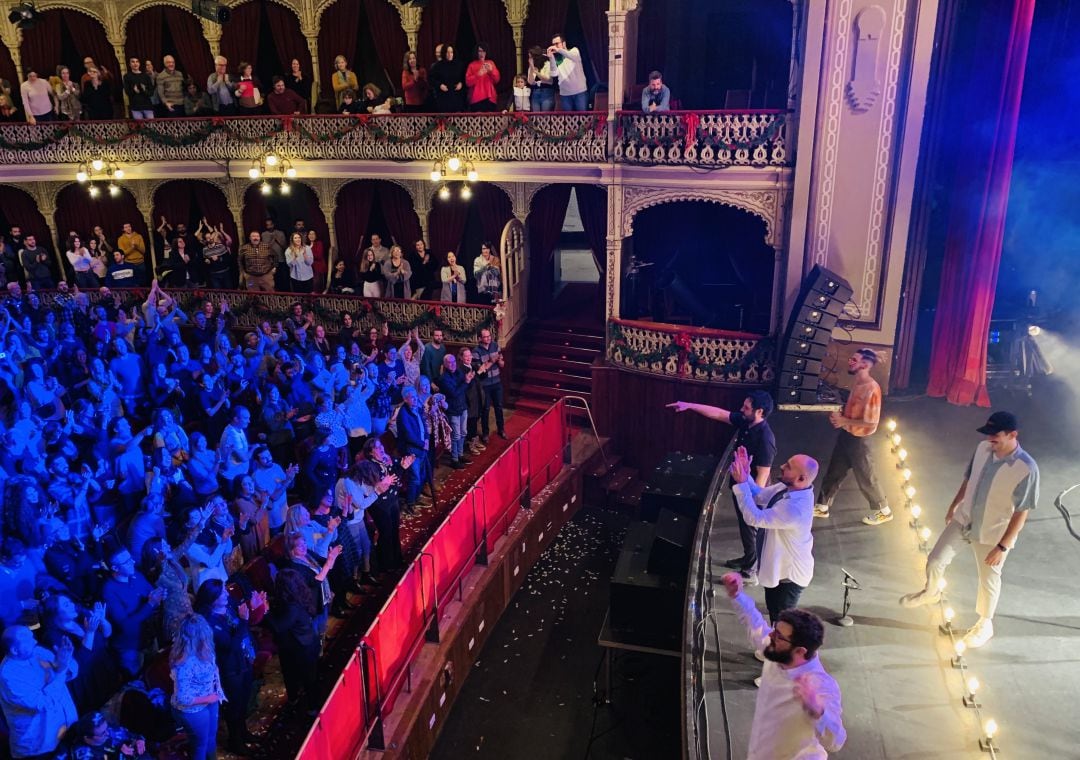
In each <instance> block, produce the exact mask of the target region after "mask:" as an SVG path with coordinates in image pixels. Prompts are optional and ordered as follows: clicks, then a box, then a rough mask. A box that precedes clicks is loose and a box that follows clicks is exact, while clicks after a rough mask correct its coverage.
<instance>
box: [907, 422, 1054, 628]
mask: <svg viewBox="0 0 1080 760" xmlns="http://www.w3.org/2000/svg"><path fill="white" fill-rule="evenodd" d="M1018 428H1019V424H1018V423H1017V420H1016V416H1015V415H1013V414H1010V413H1009V412H994V413H993V414H991V415H990V419H989V420H987V422H986V424H985V425H983V426H982V427H981V428H979V429H978V432H979V433H982V434H983V435H985V436H986V440H985V441H983V442H982V443H980V444H979V445H978V446H976V447H975V454H974V455H973V456H972V457H971V461H970V462H969V463H968V466H967V470H966V471H965V472H964V482H962V483H961V484H960V490H959V491H957V492H956V496H955V497H954V498H953V500H952V504H950V505H949V511H948V512H947V513H946V515H945V530H944V531H942V533H941V536H940V537H938V540H937V543H936V544H934V548H933V550H932V551H931V552H930V556H929V557H927V558H926V586H925V587H924V588H923V590H922V591H918V592H916V593H914V594H908V595H907V596H904V597H901V598H900V604H901V605H903V606H904V607H921V606H922V605H924V604H936V603H937V602H938V601H939V599H940V598H941V592H940V588H941V581H942V579H943V578H944V577H945V568H947V567H948V566H949V564H950V563H951V562H952V561H953V558H954V557H955V556H956V553H957V552H958V551H959V550H960V547H961V545H962V544H970V545H971V548H972V549H973V550H974V551H975V560H976V563H977V565H978V568H979V595H978V598H977V600H976V602H975V611H976V612H978V613H979V621H978V622H977V623H976V624H975V625H974V626H973V627H972V628H970V629H969V630H968V632H967V633H966V634H965V635H964V644H966V645H967V647H968V648H969V649H974V648H977V647H981V646H982V645H983V644H985V643H986V642H987V641H989V640H990V639H991V637H992V636H993V635H994V624H993V617H994V609H995V608H996V607H997V603H998V597H999V596H1000V595H1001V568H1002V566H1003V565H1004V564H1005V556H1006V554H1007V553H1008V552H1009V550H1010V549H1012V548H1013V547H1014V546H1016V539H1017V537H1018V536H1019V535H1020V531H1021V530H1022V529H1023V527H1024V523H1025V522H1027V516H1028V511H1029V510H1031V509H1034V508H1035V504H1036V502H1037V501H1038V500H1039V467H1038V465H1036V464H1035V460H1034V459H1032V458H1031V455H1030V454H1028V453H1027V452H1026V451H1024V450H1023V449H1022V448H1020V442H1019V441H1018V440H1017V429H1018Z"/></svg>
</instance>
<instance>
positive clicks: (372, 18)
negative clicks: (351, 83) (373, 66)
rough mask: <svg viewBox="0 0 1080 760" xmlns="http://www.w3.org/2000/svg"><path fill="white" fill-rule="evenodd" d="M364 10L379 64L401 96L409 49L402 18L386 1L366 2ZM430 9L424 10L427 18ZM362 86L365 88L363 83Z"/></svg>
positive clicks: (372, 0) (374, 0)
mask: <svg viewBox="0 0 1080 760" xmlns="http://www.w3.org/2000/svg"><path fill="white" fill-rule="evenodd" d="M340 1H341V0H339V2H340ZM364 9H365V10H366V12H367V21H368V27H369V28H370V29H371V37H372V39H373V40H374V42H375V52H376V53H377V54H378V56H379V63H380V64H381V65H382V68H383V71H384V72H385V73H386V77H387V79H389V80H390V85H391V87H393V88H394V93H395V94H396V95H398V96H401V95H402V92H401V62H402V60H404V58H405V51H406V50H408V49H409V41H408V39H407V38H406V37H405V30H404V29H402V28H401V16H399V15H398V12H397V11H396V10H394V9H393V8H392V7H391V6H390V3H388V2H386V0H365V1H364ZM429 9H430V6H428V8H425V9H424V15H425V16H426V15H427V13H428V10H429ZM360 84H361V86H363V82H361V83H360Z"/></svg>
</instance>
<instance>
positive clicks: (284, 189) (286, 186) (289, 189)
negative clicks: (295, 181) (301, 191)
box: [281, 181, 292, 195]
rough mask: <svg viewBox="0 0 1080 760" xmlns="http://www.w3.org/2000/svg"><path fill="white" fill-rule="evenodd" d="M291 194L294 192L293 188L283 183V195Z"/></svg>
mask: <svg viewBox="0 0 1080 760" xmlns="http://www.w3.org/2000/svg"><path fill="white" fill-rule="evenodd" d="M291 192H292V186H291V185H290V184H289V183H288V182H284V181H283V182H282V183H281V194H282V195H288V194H289V193H291Z"/></svg>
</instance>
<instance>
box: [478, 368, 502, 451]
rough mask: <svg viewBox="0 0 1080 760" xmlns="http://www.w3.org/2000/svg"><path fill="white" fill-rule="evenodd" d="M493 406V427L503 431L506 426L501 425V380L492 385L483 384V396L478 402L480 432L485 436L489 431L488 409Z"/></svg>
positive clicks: (500, 431)
mask: <svg viewBox="0 0 1080 760" xmlns="http://www.w3.org/2000/svg"><path fill="white" fill-rule="evenodd" d="M491 407H495V429H496V430H497V431H498V432H499V433H503V432H504V431H505V430H506V428H505V427H504V425H503V387H502V381H499V382H497V383H495V384H494V385H485V386H484V398H483V400H482V401H481V402H480V432H481V433H483V434H484V436H485V437H486V436H487V434H488V433H489V432H491V427H490V425H491V423H490V422H489V420H488V409H489V408H491Z"/></svg>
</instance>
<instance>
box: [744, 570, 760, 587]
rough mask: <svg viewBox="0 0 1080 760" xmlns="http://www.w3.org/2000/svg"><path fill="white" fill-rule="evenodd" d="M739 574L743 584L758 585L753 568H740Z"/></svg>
mask: <svg viewBox="0 0 1080 760" xmlns="http://www.w3.org/2000/svg"><path fill="white" fill-rule="evenodd" d="M739 575H741V576H742V582H743V585H744V586H756V585H758V579H757V573H755V572H754V571H753V570H740V571H739Z"/></svg>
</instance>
